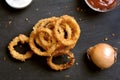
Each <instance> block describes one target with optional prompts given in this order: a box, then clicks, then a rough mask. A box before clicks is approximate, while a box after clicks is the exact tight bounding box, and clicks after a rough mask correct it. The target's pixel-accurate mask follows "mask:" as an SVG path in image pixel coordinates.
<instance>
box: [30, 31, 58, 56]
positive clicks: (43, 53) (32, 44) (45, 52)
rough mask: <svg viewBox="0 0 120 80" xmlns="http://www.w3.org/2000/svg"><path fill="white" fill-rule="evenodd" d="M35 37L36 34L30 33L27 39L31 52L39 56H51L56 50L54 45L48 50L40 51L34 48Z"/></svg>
mask: <svg viewBox="0 0 120 80" xmlns="http://www.w3.org/2000/svg"><path fill="white" fill-rule="evenodd" d="M35 37H36V33H35V32H34V31H32V32H31V34H30V39H29V45H30V48H31V49H32V51H33V52H34V53H35V54H37V55H39V56H51V53H53V52H54V51H55V49H56V45H55V44H53V45H52V46H51V47H50V48H49V49H47V50H45V51H42V50H41V49H40V48H38V47H37V46H36V44H35Z"/></svg>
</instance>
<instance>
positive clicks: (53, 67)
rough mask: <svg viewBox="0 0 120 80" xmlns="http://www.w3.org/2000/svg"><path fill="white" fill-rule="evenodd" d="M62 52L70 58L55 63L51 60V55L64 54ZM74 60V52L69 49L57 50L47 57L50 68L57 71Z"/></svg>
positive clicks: (70, 64) (66, 66) (67, 66)
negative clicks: (62, 62)
mask: <svg viewBox="0 0 120 80" xmlns="http://www.w3.org/2000/svg"><path fill="white" fill-rule="evenodd" d="M64 54H66V55H68V56H69V59H70V61H69V62H66V63H64V64H55V63H53V62H52V59H53V57H56V56H60V55H64ZM74 62H75V58H74V54H73V53H72V52H70V51H69V50H57V51H55V52H54V53H53V54H52V55H51V56H49V57H47V63H48V65H49V66H50V67H51V68H52V69H54V70H57V71H62V70H64V69H67V68H69V67H71V66H72V65H73V64H74Z"/></svg>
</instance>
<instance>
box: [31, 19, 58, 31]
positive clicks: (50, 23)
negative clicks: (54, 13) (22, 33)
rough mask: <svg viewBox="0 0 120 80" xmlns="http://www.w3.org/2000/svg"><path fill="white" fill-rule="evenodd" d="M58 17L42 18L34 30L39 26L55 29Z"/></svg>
mask: <svg viewBox="0 0 120 80" xmlns="http://www.w3.org/2000/svg"><path fill="white" fill-rule="evenodd" d="M57 19H58V18H57V17H51V18H45V19H41V20H39V21H38V22H37V23H36V24H35V26H34V27H33V30H34V31H35V32H36V31H37V30H38V29H39V28H49V29H53V27H54V24H55V22H56V20H57Z"/></svg>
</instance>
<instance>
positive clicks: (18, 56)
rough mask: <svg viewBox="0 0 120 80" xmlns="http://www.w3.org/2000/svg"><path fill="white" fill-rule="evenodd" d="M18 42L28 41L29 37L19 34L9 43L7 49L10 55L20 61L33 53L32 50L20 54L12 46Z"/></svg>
mask: <svg viewBox="0 0 120 80" xmlns="http://www.w3.org/2000/svg"><path fill="white" fill-rule="evenodd" d="M18 42H21V44H24V43H28V42H29V38H28V37H27V36H25V35H23V34H20V35H19V36H17V37H15V38H14V39H13V40H12V41H11V42H10V43H9V45H8V49H9V50H10V54H11V55H12V57H13V58H15V59H17V60H21V61H25V60H26V59H29V58H31V57H32V54H33V52H32V51H27V52H26V53H25V54H21V53H20V52H17V51H16V50H15V49H14V46H16V45H18Z"/></svg>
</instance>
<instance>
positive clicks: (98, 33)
mask: <svg viewBox="0 0 120 80" xmlns="http://www.w3.org/2000/svg"><path fill="white" fill-rule="evenodd" d="M64 14H67V15H71V16H74V17H75V19H76V20H77V22H78V24H79V25H80V28H81V31H82V32H81V36H80V38H79V40H78V43H77V45H76V47H75V48H74V49H73V50H72V52H74V54H75V59H76V62H75V64H74V65H73V66H72V67H71V68H70V69H67V70H64V71H61V72H59V71H54V70H51V69H50V68H49V67H48V65H47V63H46V58H44V57H38V56H36V55H34V56H33V57H32V58H31V59H29V60H27V61H26V62H20V61H17V60H14V59H13V58H12V57H11V56H10V54H9V51H8V49H7V46H8V43H9V42H10V41H11V40H12V39H13V38H14V37H15V36H18V35H19V34H20V33H22V34H25V35H28V36H29V33H30V32H31V31H32V27H33V25H34V24H35V23H36V22H37V21H38V20H39V19H43V18H47V17H52V16H61V15H64ZM100 42H105V43H109V44H111V45H112V46H114V47H116V48H118V56H117V57H118V58H117V62H116V63H115V64H114V65H113V66H112V67H110V68H109V69H106V70H103V71H101V70H99V69H97V68H96V67H95V66H94V65H93V64H91V63H90V61H88V59H87V57H86V50H87V49H88V48H89V47H90V46H92V45H95V44H97V43H100ZM119 49H120V7H117V8H116V9H114V10H112V11H110V12H106V13H98V12H95V11H93V10H91V9H90V8H89V7H88V6H87V5H86V4H85V3H84V0H43V1H42V0H33V2H32V4H31V5H30V6H28V7H27V8H25V9H22V10H16V9H12V8H10V7H9V6H8V5H7V4H6V3H5V1H4V0H0V80H119V79H120V55H119V53H120V51H119Z"/></svg>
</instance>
